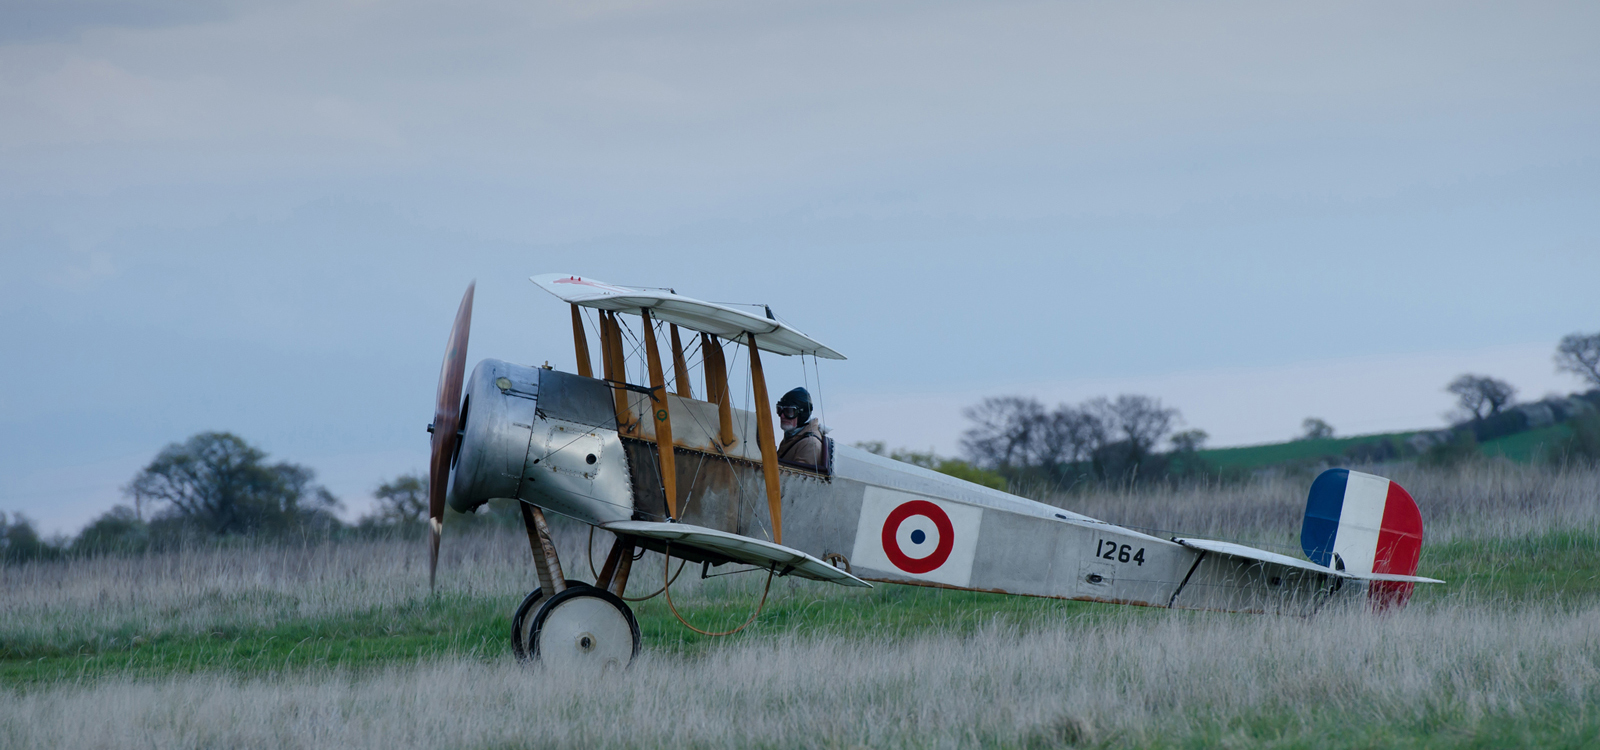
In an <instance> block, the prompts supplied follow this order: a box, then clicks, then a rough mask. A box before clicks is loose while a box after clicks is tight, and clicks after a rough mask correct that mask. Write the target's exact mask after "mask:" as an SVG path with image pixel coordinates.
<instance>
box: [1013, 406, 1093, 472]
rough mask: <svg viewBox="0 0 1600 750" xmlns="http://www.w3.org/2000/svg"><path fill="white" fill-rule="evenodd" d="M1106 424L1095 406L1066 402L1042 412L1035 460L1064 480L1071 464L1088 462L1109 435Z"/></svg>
mask: <svg viewBox="0 0 1600 750" xmlns="http://www.w3.org/2000/svg"><path fill="white" fill-rule="evenodd" d="M1107 434H1108V431H1107V428H1106V423H1105V420H1104V419H1103V418H1101V416H1100V414H1098V413H1096V411H1095V410H1093V409H1085V408H1074V407H1071V406H1068V405H1066V404H1062V405H1060V406H1058V407H1056V409H1055V411H1052V412H1050V413H1049V414H1045V415H1041V416H1040V419H1039V426H1038V428H1037V429H1036V430H1035V431H1034V435H1033V437H1034V440H1033V441H1032V450H1031V454H1032V459H1033V460H1032V463H1033V464H1034V465H1035V466H1038V467H1039V468H1042V469H1044V470H1045V471H1046V472H1048V473H1049V474H1050V475H1051V476H1053V477H1055V478H1057V479H1060V478H1062V477H1063V475H1064V474H1065V473H1066V470H1067V468H1068V467H1070V466H1072V465H1074V464H1077V463H1080V462H1083V461H1088V460H1089V459H1090V458H1091V457H1092V456H1093V455H1094V451H1095V449H1096V448H1099V447H1100V446H1101V445H1104V444H1105V442H1106V438H1107Z"/></svg>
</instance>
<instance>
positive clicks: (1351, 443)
mask: <svg viewBox="0 0 1600 750" xmlns="http://www.w3.org/2000/svg"><path fill="white" fill-rule="evenodd" d="M1437 432H1438V431H1437V430H1412V431H1410V432H1384V433H1377V434H1372V435H1355V436H1352V437H1342V438H1327V439H1323V440H1291V441H1288V442H1284V443H1270V444H1266V445H1246V446H1240V447H1237V448H1212V449H1209V450H1202V451H1199V454H1200V457H1201V458H1203V459H1205V461H1206V463H1207V464H1208V465H1209V466H1210V468H1211V469H1212V470H1214V471H1221V472H1224V473H1228V472H1240V471H1253V470H1255V469H1264V468H1266V467H1269V466H1277V465H1280V464H1286V463H1297V462H1306V463H1311V462H1316V461H1320V460H1323V459H1328V458H1335V459H1342V460H1349V461H1366V460H1374V459H1376V460H1395V459H1408V458H1416V456H1417V451H1416V449H1415V448H1414V447H1412V444H1413V442H1414V441H1413V440H1412V438H1414V437H1416V436H1418V435H1426V434H1434V433H1437ZM1571 432H1572V430H1571V427H1570V425H1568V424H1567V423H1560V424H1552V425H1546V426H1544V427H1538V428H1534V429H1530V430H1524V431H1522V432H1518V433H1515V434H1512V435H1506V436H1504V437H1498V438H1495V439H1493V440H1486V441H1484V442H1482V443H1479V444H1478V450H1479V452H1481V453H1482V454H1483V455H1485V456H1504V457H1505V458H1508V459H1510V460H1512V461H1517V462H1523V463H1525V462H1528V461H1533V460H1535V459H1536V458H1538V457H1539V456H1540V455H1543V452H1544V451H1545V450H1547V449H1548V448H1549V447H1550V446H1553V445H1555V444H1557V443H1559V442H1560V441H1561V440H1563V439H1565V438H1566V437H1567V436H1568V435H1570V434H1571ZM1386 444H1387V446H1392V448H1388V447H1385V446H1386Z"/></svg>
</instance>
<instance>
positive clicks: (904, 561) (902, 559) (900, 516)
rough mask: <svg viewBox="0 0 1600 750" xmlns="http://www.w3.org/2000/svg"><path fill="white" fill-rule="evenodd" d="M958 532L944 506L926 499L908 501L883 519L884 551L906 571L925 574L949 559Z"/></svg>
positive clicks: (891, 560) (896, 565)
mask: <svg viewBox="0 0 1600 750" xmlns="http://www.w3.org/2000/svg"><path fill="white" fill-rule="evenodd" d="M955 544H956V531H955V527H953V526H951V525H950V516H947V515H945V512H944V509H942V508H940V507H939V506H937V505H934V504H933V503H930V502H928V501H927V500H909V501H907V502H904V503H901V504H900V505H899V506H898V507H896V508H895V509H894V510H892V511H890V512H889V517H888V518H887V519H886V520H884V522H883V551H884V553H885V554H887V555H888V556H889V562H892V563H894V565H895V567H897V568H899V569H901V570H903V571H905V572H907V573H915V574H922V573H928V572H930V571H933V570H935V569H937V568H938V567H939V566H940V565H943V564H944V561H945V560H948V559H950V550H952V549H954V548H955Z"/></svg>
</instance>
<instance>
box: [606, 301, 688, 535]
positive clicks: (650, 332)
mask: <svg viewBox="0 0 1600 750" xmlns="http://www.w3.org/2000/svg"><path fill="white" fill-rule="evenodd" d="M639 315H640V317H641V318H642V319H643V320H644V350H645V357H646V358H647V359H649V360H650V363H649V364H650V414H651V415H652V418H653V419H654V420H655V423H656V455H657V456H659V460H658V461H657V462H656V463H657V465H658V466H659V467H660V468H661V491H662V492H663V493H665V494H666V498H667V515H668V516H669V517H671V518H672V519H674V520H676V519H677V517H678V468H677V466H676V464H675V461H674V458H675V457H674V455H673V453H672V411H671V410H670V409H668V408H667V384H666V376H665V375H663V374H662V372H661V352H660V351H659V349H658V347H657V346H656V323H655V320H654V319H652V318H651V317H650V308H648V307H643V308H640V309H639ZM618 393H621V391H618Z"/></svg>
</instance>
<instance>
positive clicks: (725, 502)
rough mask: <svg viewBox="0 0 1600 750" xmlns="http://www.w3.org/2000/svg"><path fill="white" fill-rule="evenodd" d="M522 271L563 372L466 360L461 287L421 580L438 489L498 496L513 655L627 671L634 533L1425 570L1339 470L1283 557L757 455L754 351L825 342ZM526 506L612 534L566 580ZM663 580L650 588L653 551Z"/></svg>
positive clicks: (998, 564)
mask: <svg viewBox="0 0 1600 750" xmlns="http://www.w3.org/2000/svg"><path fill="white" fill-rule="evenodd" d="M531 280H532V281H533V283H534V284H536V285H537V286H538V287H539V288H541V289H543V290H545V291H547V292H549V293H550V294H552V295H554V296H555V297H556V298H558V299H559V300H561V301H562V302H565V303H566V304H567V305H568V307H569V308H570V312H571V318H572V334H573V345H574V349H575V354H576V362H577V372H576V373H567V372H562V371H559V370H555V369H552V368H550V367H549V366H548V365H545V366H543V367H534V366H524V365H517V364H512V363H510V362H507V361H503V360H499V359H485V360H483V361H481V362H479V363H478V364H477V366H476V367H475V368H474V369H473V371H472V374H471V376H470V377H465V375H466V368H465V365H466V350H467V340H468V335H469V330H470V327H471V320H472V302H473V293H474V288H475V285H471V286H468V287H467V290H466V293H465V295H464V296H463V297H462V300H461V305H460V308H459V309H458V311H457V314H456V319H455V323H454V325H453V327H452V328H451V331H450V336H449V339H448V343H447V345H446V353H445V357H444V363H443V366H442V368H441V371H440V376H439V388H438V399H437V404H436V408H435V413H434V419H433V423H432V424H430V425H429V427H428V430H429V432H430V433H432V457H431V460H430V464H429V489H428V492H429V495H428V499H429V509H428V512H429V521H430V534H429V545H430V557H429V581H430V584H431V583H432V581H433V579H434V576H435V575H436V571H437V566H438V554H439V541H440V534H441V530H442V525H443V519H444V507H445V503H446V502H448V503H449V504H450V506H451V507H453V508H454V509H455V510H457V511H459V512H462V513H471V512H473V511H474V510H476V509H477V508H478V507H479V506H481V505H483V504H484V503H486V502H488V501H489V500H491V499H497V498H506V499H511V500H515V501H517V504H518V507H519V508H520V509H521V513H522V519H523V522H524V524H525V525H526V528H527V533H528V541H529V546H530V548H531V549H532V554H533V559H534V569H535V571H536V573H537V577H538V584H539V586H538V588H536V589H534V590H533V591H532V592H531V593H529V594H528V596H527V597H526V598H525V599H524V600H523V602H522V604H521V605H520V606H519V607H518V608H517V610H516V612H515V613H514V616H513V618H512V634H511V639H512V647H513V651H514V652H515V653H516V654H517V655H518V656H519V657H521V658H526V659H534V660H539V661H543V662H546V663H562V664H572V665H576V666H578V668H580V669H581V668H585V665H587V667H588V668H593V669H595V670H598V671H604V670H606V669H609V668H625V667H626V666H627V665H628V664H629V663H630V662H631V661H632V660H633V658H634V657H635V656H636V655H637V654H638V653H639V649H640V637H639V627H638V623H637V621H636V620H635V619H634V616H633V613H632V611H631V610H630V609H629V607H628V605H627V603H626V602H625V601H624V600H623V598H622V597H623V594H624V592H625V590H626V587H627V585H628V581H629V576H630V572H631V569H632V563H633V561H634V560H635V559H636V557H637V556H638V555H640V554H642V553H643V551H644V550H651V551H655V552H658V553H661V554H662V555H665V556H666V558H667V560H668V561H670V560H671V559H673V558H677V559H678V560H679V561H680V562H679V565H680V568H679V569H680V570H681V569H682V568H681V566H682V565H683V564H687V563H693V564H698V565H700V566H702V575H704V574H705V571H706V570H708V569H709V568H710V567H712V566H720V565H724V564H730V563H734V564H741V565H746V566H754V568H756V569H763V570H765V571H766V572H767V574H768V576H769V578H768V583H769V585H770V582H771V577H772V576H797V577H800V578H806V579H811V580H814V581H820V582H825V583H832V584H838V585H843V586H871V585H872V584H873V583H892V584H909V585H916V586H937V587H944V588H952V589H965V590H972V591H987V592H997V593H1004V594H1015V595H1022V596H1037V597H1051V598H1057V599H1077V600H1087V601H1096V602H1111V603H1119V604H1135V605H1145V606H1154V607H1170V608H1186V609H1204V610H1224V611H1235V612H1258V613H1280V614H1295V615H1308V614H1311V613H1314V612H1315V611H1317V610H1318V609H1319V608H1322V607H1324V606H1326V605H1327V604H1328V603H1329V602H1330V601H1334V600H1337V599H1348V598H1351V597H1358V596H1365V597H1367V598H1368V599H1369V600H1370V601H1371V602H1372V605H1373V606H1375V607H1379V608H1388V607H1397V606H1403V605H1404V604H1405V603H1406V601H1407V600H1408V599H1409V598H1410V596H1411V593H1412V587H1413V585H1414V584H1416V583H1423V582H1433V583H1437V582H1438V581H1437V580H1435V579H1431V578H1423V577H1419V576H1416V575H1415V573H1416V569H1417V562H1418V557H1419V555H1420V552H1421V547H1422V532H1423V529H1422V517H1421V514H1420V513H1419V511H1418V509H1417V505H1416V503H1415V502H1414V501H1413V500H1412V498H1411V496H1410V495H1409V494H1407V493H1406V491H1405V490H1404V489H1402V488H1401V487H1400V486H1399V485H1398V484H1395V483H1393V482H1391V481H1389V480H1387V479H1384V478H1382V477H1377V476H1373V475H1370V474H1363V473H1360V472H1355V471H1349V470H1346V469H1330V470H1328V471H1326V472H1324V473H1323V474H1321V475H1320V476H1318V477H1317V478H1316V479H1315V480H1314V481H1313V483H1312V485H1311V491H1310V496H1309V500H1308V503H1307V506H1306V514H1305V519H1304V522H1303V527H1302V532H1301V546H1302V549H1303V552H1304V553H1305V555H1306V557H1305V559H1300V558H1296V557H1292V556H1290V555H1285V554H1280V553H1276V552H1269V551H1266V550H1261V549H1256V548H1253V547H1249V546H1245V545H1242V544H1237V543H1232V542H1225V541H1214V540H1206V539H1194V538H1186V537H1179V536H1169V537H1162V536H1156V535H1154V534H1150V533H1145V532H1143V531H1139V530H1135V529H1130V528H1125V527H1121V526H1117V525H1115V524H1111V523H1106V522H1104V521H1099V520H1096V519H1093V518H1089V517H1088V516H1084V515H1080V514H1077V513H1072V512H1070V511H1067V510H1064V509H1061V508H1057V507H1054V506H1051V505H1046V504H1044V503H1039V502H1035V501H1032V500H1027V499H1025V498H1021V497H1018V496H1015V495H1011V494H1008V493H1006V492H1001V491H997V490H994V489H990V488H988V487H983V486H980V485H977V484H973V483H970V482H966V481H963V480H960V479H957V478H955V477H951V476H946V475H944V474H940V473H937V472H934V471H930V470H928V469H924V468H921V467H918V466H913V465H910V464H906V463H901V462H898V461H894V460H891V459H888V458H885V457H883V456H879V455H876V454H874V453H870V452H868V451H865V450H861V449H859V448H854V447H851V446H848V445H841V444H837V443H835V442H833V440H832V439H831V438H827V439H825V440H824V443H825V448H824V450H823V451H822V457H821V460H820V462H818V464H816V465H790V464H787V463H784V462H782V461H780V460H779V458H778V455H777V451H776V447H777V443H776V440H775V438H776V433H775V430H774V425H773V416H772V403H771V401H770V400H769V398H768V391H767V384H766V380H765V375H764V372H763V370H762V362H761V360H762V358H763V357H771V356H780V357H794V356H800V357H812V358H817V359H829V360H842V359H844V356H843V355H841V354H839V353H838V352H836V351H834V350H833V349H831V348H829V347H827V346H826V345H824V344H822V343H821V342H819V341H817V340H816V339H814V338H812V337H810V336H808V335H806V334H804V333H802V332H800V331H799V330H797V329H795V328H794V327H792V326H790V325H788V324H787V323H785V322H782V321H779V320H778V319H776V316H774V315H772V313H771V310H770V308H767V309H766V310H765V314H758V313H757V312H754V311H747V310H742V309H739V308H738V307H737V306H733V305H727V304H718V303H712V302H706V301H702V300H698V299H694V298H691V297H686V296H683V295H679V294H677V293H676V292H674V291H672V290H668V289H650V288H638V287H627V286H617V285H613V284H607V283H603V282H600V281H596V280H594V279H590V278H585V277H579V276H571V275H563V274H550V275H543V276H534V277H532V278H531ZM634 319H637V320H636V321H635V320H634ZM635 322H636V323H637V328H636V329H635V327H634V323H635ZM591 325H592V326H594V328H595V330H596V337H597V339H598V341H597V342H595V343H596V347H597V348H598V349H599V355H600V356H599V360H600V370H599V372H598V374H597V373H596V372H594V371H593V358H592V355H591V352H590V341H589V328H590V326H591ZM685 340H688V341H689V342H690V344H691V349H692V350H693V352H692V353H693V354H694V355H696V356H694V357H693V360H694V363H695V364H697V365H698V367H699V370H700V371H701V378H700V379H699V382H698V385H699V386H700V387H699V390H698V391H696V389H695V385H696V383H693V382H691V378H690V374H691V367H690V357H686V355H685V344H684V342H685ZM741 348H742V352H741V351H740V349H741ZM630 350H631V353H630ZM741 353H742V354H743V355H744V358H745V360H746V362H747V363H748V368H749V370H748V378H747V380H748V384H749V392H747V393H748V394H749V395H750V396H753V403H752V404H751V406H752V408H750V409H736V408H734V407H733V399H732V394H730V392H729V391H730V387H729V382H730V375H731V374H732V373H731V371H730V368H729V364H728V363H729V361H730V360H733V361H737V357H738V355H739V354H741ZM641 359H642V360H643V361H642V362H641V361H640V360H641ZM630 360H632V364H633V365H635V367H634V368H632V369H630V367H629V364H630ZM669 367H670V372H671V375H672V378H671V384H670V387H669V382H668V378H667V373H668V368H669ZM630 373H633V374H632V376H631V378H630ZM741 377H742V376H741ZM639 380H643V381H645V382H635V381H639ZM741 390H742V389H741ZM546 511H548V512H551V513H557V514H560V515H563V516H567V517H570V518H572V519H576V520H577V521H581V522H582V523H585V524H589V525H591V526H592V527H595V528H599V529H604V530H606V531H609V532H611V533H612V534H613V535H614V536H615V541H614V542H613V544H612V546H611V549H610V551H609V553H608V554H607V556H606V558H605V563H604V565H603V567H602V568H601V570H600V571H599V575H598V578H597V580H596V581H595V582H594V583H593V584H585V583H581V582H578V581H571V580H568V579H567V578H566V576H565V574H564V572H563V566H562V562H561V560H560V558H559V555H558V553H557V550H556V546H555V545H554V544H553V543H552V541H551V537H550V526H549V523H548V521H547V519H546V516H545V512H546ZM663 579H664V580H663V582H662V583H663V586H662V588H663V589H665V590H667V592H668V595H669V597H670V583H671V581H670V579H668V578H666V576H665V567H664V568H663ZM669 601H670V599H669ZM674 611H675V610H674ZM758 612H759V609H758ZM684 624H685V625H688V623H684ZM691 627H692V626H691ZM702 632H703V631H702Z"/></svg>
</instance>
